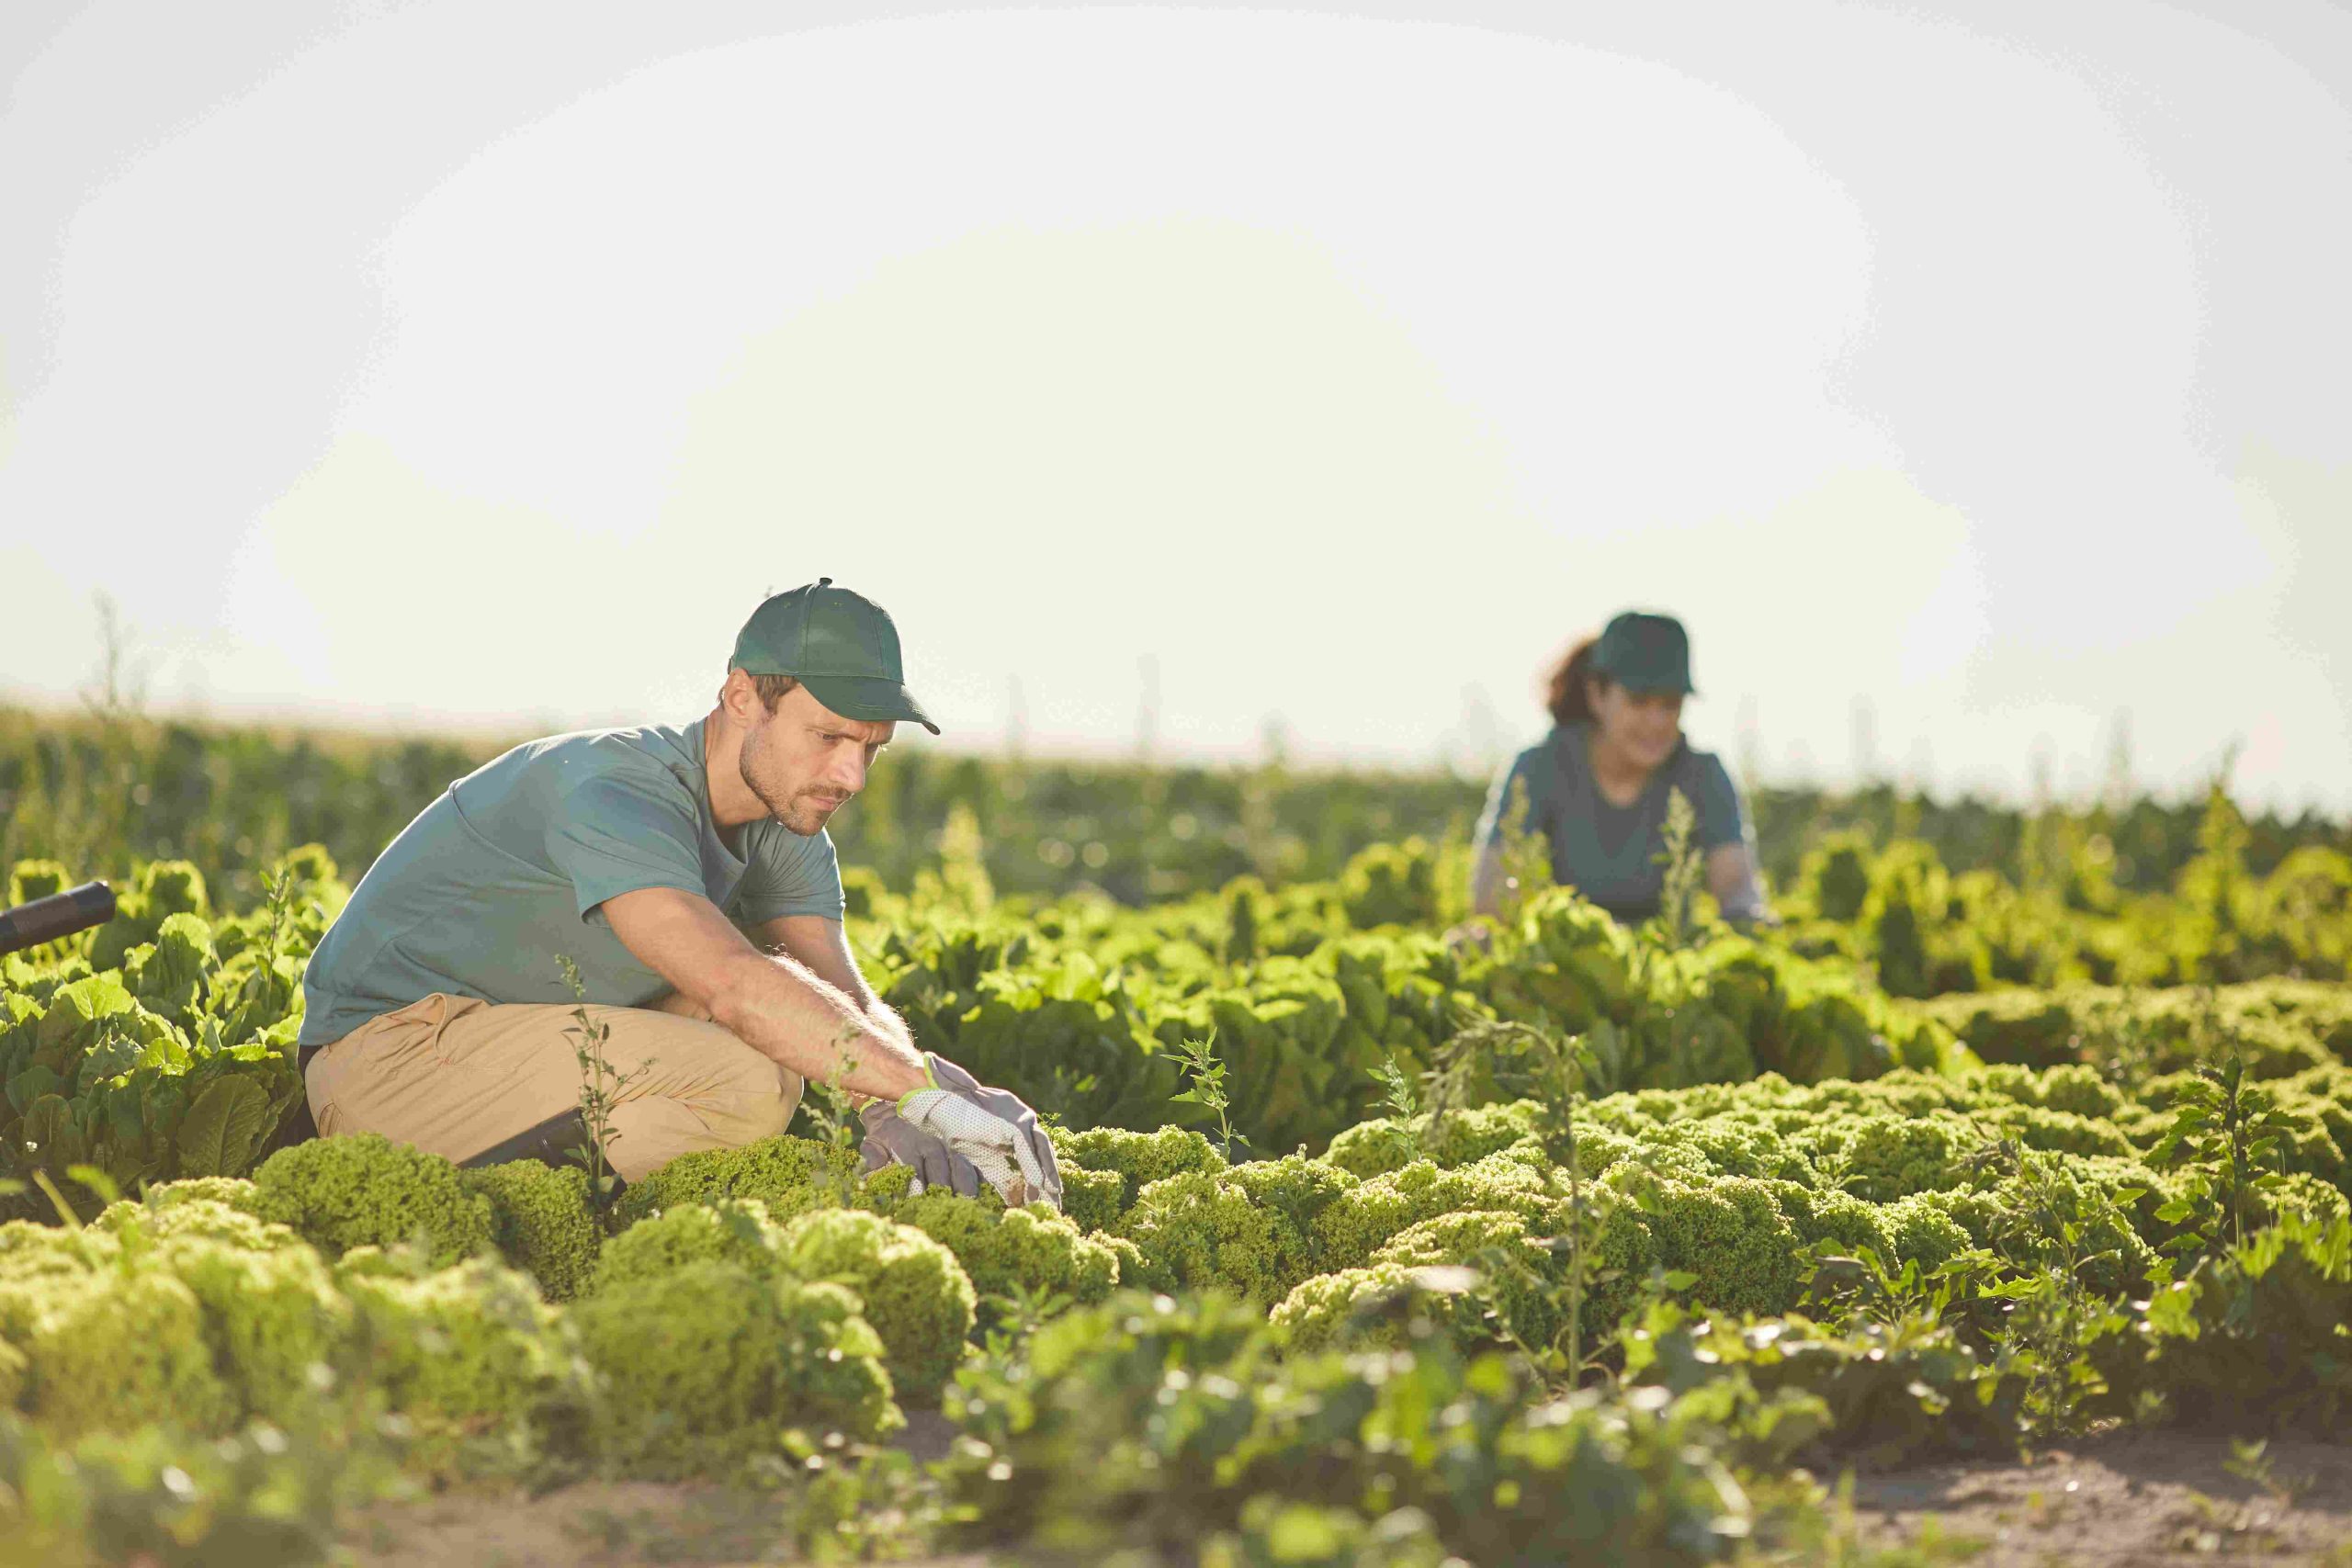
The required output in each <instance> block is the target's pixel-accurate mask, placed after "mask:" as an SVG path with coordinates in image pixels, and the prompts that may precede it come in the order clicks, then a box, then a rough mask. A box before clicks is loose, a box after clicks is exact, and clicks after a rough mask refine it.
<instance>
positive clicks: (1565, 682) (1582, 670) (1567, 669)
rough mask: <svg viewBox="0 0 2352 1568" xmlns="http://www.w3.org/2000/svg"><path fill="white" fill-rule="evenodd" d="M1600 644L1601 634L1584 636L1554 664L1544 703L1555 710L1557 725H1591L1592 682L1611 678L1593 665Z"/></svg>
mask: <svg viewBox="0 0 2352 1568" xmlns="http://www.w3.org/2000/svg"><path fill="white" fill-rule="evenodd" d="M1599 647H1600V638H1599V637H1578V638H1577V640H1576V641H1575V642H1573V643H1571V644H1569V646H1568V651H1567V652H1566V654H1565V655H1563V656H1562V658H1561V660H1560V662H1559V663H1557V664H1555V665H1554V666H1553V667H1552V673H1551V675H1550V676H1549V677H1548V678H1547V680H1546V683H1545V689H1544V706H1545V707H1547V708H1549V709H1551V710H1552V722H1553V723H1554V724H1590V723H1591V722H1592V694H1591V686H1590V682H1594V681H1607V680H1608V679H1609V677H1608V676H1606V675H1603V674H1602V673H1600V671H1598V670H1595V669H1594V668H1593V667H1592V654H1593V650H1594V649H1597V648H1599Z"/></svg>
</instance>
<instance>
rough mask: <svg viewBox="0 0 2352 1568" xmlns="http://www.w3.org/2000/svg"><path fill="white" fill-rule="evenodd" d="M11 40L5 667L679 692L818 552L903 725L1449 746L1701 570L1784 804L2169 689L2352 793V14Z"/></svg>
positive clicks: (386, 700)
mask: <svg viewBox="0 0 2352 1568" xmlns="http://www.w3.org/2000/svg"><path fill="white" fill-rule="evenodd" d="M0 83H5V95H6V96H5V99H0V697H8V698H14V699H17V700H34V701H52V700H59V699H63V698H68V697H70V696H71V694H73V693H74V691H75V689H76V688H77V687H79V686H81V685H83V684H84V683H85V682H86V681H87V680H88V678H89V674H90V671H91V668H92V665H93V662H94V660H95V654H96V615H95V611H94V607H93V603H92V592H93V591H94V590H95V589H97V588H99V587H103V588H104V589H105V590H106V591H107V592H108V593H109V594H111V596H112V597H113V599H114V600H115V602H116V603H117V604H119V606H120V610H121V614H122V615H123V617H124V619H125V620H127V621H128V622H129V623H130V625H131V626H133V627H134V628H135V629H136V631H137V634H138V637H139V647H140V649H141V657H142V658H143V660H144V661H145V668H146V669H147V671H148V674H149V683H150V691H151V694H152V698H153V702H154V703H155V705H158V706H161V707H165V708H195V709H201V710H204V711H209V712H212V713H216V714H238V713H246V712H286V711H299V712H301V713H304V714H308V715H311V716H319V717H322V718H326V719H329V720H333V721H336V722H344V723H350V724H392V725H398V726H403V727H419V728H467V729H472V730H495V731H500V732H504V733H514V732H516V731H518V730H530V729H535V728H536V729H554V728H569V727H571V726H574V725H579V724H590V723H605V722H630V721H638V720H644V719H669V720H684V719H687V718H692V717H694V716H696V715H697V714H699V713H700V712H701V711H702V710H703V708H704V707H705V706H707V702H708V698H709V695H710V693H711V692H712V690H713V689H714V688H715V687H716V685H717V682H718V676H719V674H720V673H721V671H722V670H723V667H724V663H725V660H726V655H727V652H728V649H729V647H730V645H731V643H732V639H733V637H734V633H735V629H736V627H737V626H738V625H739V624H740V623H741V619H742V617H743V616H744V615H746V614H748V613H749V611H750V609H751V608H752V605H753V604H755V603H756V602H757V600H758V598H759V596H760V595H761V594H762V593H763V592H766V591H770V590H777V589H783V588H787V587H790V586H792V585H794V584H796V583H799V582H803V581H809V579H811V578H814V577H816V576H819V575H820V574H822V575H830V576H831V577H833V578H834V579H836V580H837V581H841V582H843V583H845V584H847V585H850V586H853V587H856V588H859V589H861V590H863V591H865V592H868V593H871V594H872V595H873V596H874V597H876V598H877V599H879V600H880V601H882V602H883V603H884V604H887V605H888V606H889V607H890V609H891V610H892V612H893V613H894V614H895V615H896V616H897V618H898V620H899V626H900V629H901V631H902V633H903V634H904V637H905V639H906V643H907V652H908V659H909V664H910V677H911V681H912V683H913V684H914V686H915V688H916V690H917V691H918V692H919V693H920V694H922V697H923V698H924V700H925V701H926V703H927V704H928V705H930V706H931V707H932V709H933V712H934V714H935V715H936V716H937V717H938V718H939V720H940V722H941V723H942V725H943V726H944V728H946V729H947V731H948V737H947V739H946V740H945V741H944V742H938V743H934V742H932V741H930V739H929V738H928V737H910V739H908V741H907V742H906V743H907V744H908V745H910V746H912V745H917V744H942V743H944V744H951V745H956V746H959V747H969V748H975V749H995V748H998V747H1001V745H1003V744H1004V742H1005V740H1006V739H1007V736H1008V732H1009V730H1011V729H1012V727H1013V724H1014V719H1013V712H1014V710H1015V708H1016V707H1017V709H1018V711H1019V713H1020V715H1021V720H1020V724H1021V728H1022V731H1023V736H1024V738H1025V739H1026V742H1027V744H1028V745H1029V746H1030V747H1031V748H1033V749H1034V750H1104V751H1121V750H1127V749H1130V748H1132V747H1133V746H1134V744H1135V742H1136V732H1137V726H1138V708H1139V705H1140V701H1141V694H1142V692H1143V690H1144V687H1145V684H1146V682H1147V680H1156V685H1157V690H1158V720H1157V725H1156V730H1155V735H1156V741H1157V745H1158V748H1159V751H1160V753H1161V754H1164V755H1185V756H1198V757H1238V756H1251V755H1255V754H1257V753H1258V751H1259V750H1260V749H1261V746H1262V745H1263V744H1264V737H1265V735H1266V732H1267V728H1268V724H1269V718H1270V716H1279V722H1280V725H1281V726H1282V728H1283V730H1284V731H1285V732H1286V734H1287V736H1288V739H1289V746H1290V750H1291V752H1292V754H1293V755H1294V756H1299V757H1306V758H1311V759H1317V760H1358V761H1380V762H1406V763H1417V762H1427V761H1432V760H1435V759H1437V758H1440V757H1451V758H1453V759H1455V760H1457V761H1464V760H1466V759H1467V758H1468V757H1469V756H1470V755H1471V754H1473V753H1476V752H1478V751H1481V750H1490V749H1492V748H1495V747H1498V746H1502V745H1517V744H1521V743H1523V742H1524V741H1525V740H1528V739H1533V738H1534V737H1535V736H1537V735H1539V734H1540V733H1541V732H1542V729H1543V728H1544V722H1545V721H1544V717H1543V716H1542V714H1541V712H1540V709H1539V708H1538V706H1537V704H1536V699H1535V695H1534V692H1533V684H1534V681H1535V676H1536V671H1537V669H1538V667H1539V666H1540V665H1541V664H1542V663H1543V661H1544V660H1545V659H1547V658H1548V657H1550V656H1551V655H1553V654H1554V653H1555V652H1556V651H1557V649H1559V648H1561V647H1562V646H1563V645H1565V643H1566V641H1567V640H1568V639H1569V638H1570V637H1572V636H1573V635H1574V634H1576V633H1577V632H1578V631H1579V630H1585V629H1591V628H1594V627H1597V626H1599V624H1600V622H1601V621H1602V620H1604V619H1605V618H1606V617H1607V616H1608V615H1611V613H1613V612H1614V611H1616V610H1618V609H1621V608H1624V607H1627V606H1641V607H1647V608H1660V609H1667V610H1670V611H1673V612H1674V613H1676V614H1678V615H1681V616H1682V617H1683V618H1684V619H1685V621H1686V622H1687V623H1688V624H1689V626H1690V627H1691V637H1692V643H1693V649H1694V663H1695V667H1696V673H1697V678H1698V682H1699V685H1700V688H1701V693H1702V695H1701V697H1700V699H1699V700H1698V701H1696V702H1694V703H1693V704H1692V705H1691V708H1690V710H1689V716H1688V721H1687V722H1688V728H1689V729H1690V731H1691V735H1692V737H1693V739H1694V740H1695V741H1697V742H1698V743H1699V744H1701V745H1702V746H1710V747H1714V748H1717V749H1720V750H1723V751H1724V752H1725V753H1726V754H1727V755H1729V756H1731V757H1732V759H1733V760H1734V761H1735V762H1737V761H1742V760H1745V759H1747V758H1752V759H1753V760H1754V761H1755V762H1756V763H1757V764H1758V771H1759V772H1760V773H1761V774H1762V775H1763V776H1764V777H1765V778H1788V777H1792V776H1804V775H1810V776H1815V777H1820V778H1825V779H1830V780H1837V779H1841V778H1844V777H1847V776H1849V775H1850V774H1851V773H1853V772H1854V771H1855V770H1856V769H1857V768H1858V767H1862V766H1875V768H1876V769H1878V770H1879V771H1881V772H1884V773H1892V774H1894V775H1896V776H1899V777H1907V778H1915V779H1921V780H1926V781H1930V782H1932V783H1934V784H1936V785H1938V786H1939V787H1940V788H1943V789H1951V788H1954V787H1958V786H1963V785H1966V786H1973V787H1979V788H1992V789H1998V790H2002V791H2006V792H2008V793H2011V794H2017V793H2021V792H2022V791H2024V790H2025V789H2026V788H2027V785H2028V781H2029V779H2030V777H2031V775H2032V772H2033V767H2034V759H2035V758H2036V757H2037V756H2039V757H2042V758H2046V759H2047V765H2048V771H2049V773H2050V775H2051V777H2052V780H2053V781H2054V782H2055V784H2057V785H2058V787H2059V788H2060V789H2062V790H2064V791H2068V792H2082V791H2087V790H2088V789H2090V788H2092V787H2094V786H2095V785H2096V784H2098V781H2099V780H2100V778H2101V777H2102V775H2103V773H2104V772H2105V770H2106V767H2107V758H2108V752H2109V735H2110V729H2111V727H2112V725H2113V723H2114V722H2115V719H2116V716H2117V715H2118V714H2119V713H2125V712H2128V714H2129V715H2130V728H2131V746H2132V757H2133V767H2134V771H2135V773H2136V775H2137V777H2138V779H2139V781H2140V782H2141V783H2142V784H2143V785H2153V786H2155V787H2159V788H2163V789H2165V790H2168V791H2175V790H2180V789H2183V788H2186V787H2188V785H2189V784H2190V783H2191V782H2192V781H2193V780H2195V779H2196V778H2198V777H2199V776H2200V775H2201V774H2202V773H2204V772H2205V771H2207V770H2209V769H2210V768H2211V767H2212V766H2213V765H2214V763H2215V761H2217V760H2218V759H2219V758H2220V757H2221V756H2222V753H2223V751H2224V750H2225V748H2227V747H2228V746H2229V745H2230V744H2231V743H2232V742H2233V741H2235V742H2237V743H2238V744H2239V745H2240V746H2241V747H2242V750H2241V752H2240V755H2239V760H2238V763H2237V771H2236V773H2235V780H2236V783H2237V784H2239V785H2240V786H2241V788H2242V790H2243V792H2244V793H2245V795H2247V796H2249V797H2251V798H2252V799H2254V800H2256V801H2258V802H2262V803H2265V804H2268V805H2274V806H2279V807H2288V808H2293V807H2301V806H2303V805H2306V804H2313V805H2320V806H2324V807H2327V808H2330V809H2333V810H2335V811H2339V812H2340V811H2344V810H2347V809H2352V604H2347V600H2352V374H2347V369H2346V367H2347V366H2352V304H2347V302H2346V289H2345V287H2344V284H2343V279H2344V278H2346V277H2347V276H2352V13H2347V12H2346V10H2344V9H2342V8H2333V7H2323V6H2303V5H2293V4H2277V5H2265V6H2260V7H2248V6H2231V7H2222V6H2213V7H2211V9H2210V11H2209V12H2208V13H2206V14H2203V15H2200V14H2199V12H2198V11H2197V10H2195V9H2192V8H2187V7H2177V6H2156V5H2147V4H2136V5H2123V4H2113V3H2108V4H2098V3H2080V4H2074V5H2068V6H2049V5H2046V4H2030V5H1997V4H1991V5H1988V4H1973V5H1967V6H1950V7H1925V6H1922V7H1910V6H1878V7H1868V6H1851V5H1807V4H1792V3H1788V0H1775V3H1774V4H1772V5H1770V6H1756V5H1752V4H1736V5H1726V6H1695V5H1657V6H1615V7H1597V6H1562V5H1556V4H1537V3H1527V4H1514V5H1494V4H1483V5H1482V4H1455V5H1445V6H1441V5H1436V4H1403V3H1397V4H1387V5H1374V6H1362V5H1358V6H1350V7H1348V8H1347V10H1346V11H1344V12H1343V11H1341V10H1340V9H1339V8H1337V7H1329V6H1286V7H1284V8H1283V9H1281V10H1280V11H1275V10H1271V9H1264V8H1259V7H1250V6H1189V7H1181V8H1179V7H1158V8H1113V7H1103V6H1088V7H1080V6H1033V7H1027V8H1023V9H1021V10H1017V11H1016V10H984V9H978V8H962V7H953V6H933V7H913V6H850V5H813V4H795V5H792V6H781V5H775V4H754V5H723V4H704V5H698V6H644V5H630V6H612V5H588V4H579V3H576V0H575V3H564V4H552V3H549V4H528V5H522V4H507V5H495V4H484V3H481V0H458V3H452V4H442V3H433V0H427V3H418V4H405V5H403V4H392V3H380V4H356V3H354V4H345V5H341V6H334V5H327V4H322V3H320V0H293V3H286V4H275V5H270V4H243V5H240V6H233V7H229V8H226V9H222V8H215V7H203V6H182V5H170V4H163V3H160V0H158V3H150V4H141V5H118V4H96V5H88V6H65V5H55V4H44V3H42V0H30V3H29V4H28V0H9V3H7V4H6V5H0ZM1145 660H1150V661H1152V664H1153V667H1154V668H1155V669H1156V677H1155V676H1148V675H1147V673H1146V671H1145V669H1144V665H1143V661H1145ZM1858 705H1863V706H1866V707H1867V709H1868V710H1869V714H1870V723H1869V726H1868V728H1870V729H1871V731H1873V732H1874V735H1875V739H1874V741H1873V742H1871V744H1870V746H1869V748H1868V751H1869V754H1868V755H1866V756H1865V755H1858V752H1859V751H1860V750H1862V744H1861V742H1860V739H1859V732H1860V730H1861V729H1862V728H1864V727H1863V726H1862V725H1861V724H1860V723H1858V721H1857V718H1856V713H1857V707H1858ZM1743 729H1747V730H1748V731H1750V732H1752V739H1750V740H1748V741H1747V742H1745V743H1744V742H1743V741H1742V739H1741V731H1742V730H1743Z"/></svg>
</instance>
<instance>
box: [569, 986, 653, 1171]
mask: <svg viewBox="0 0 2352 1568" xmlns="http://www.w3.org/2000/svg"><path fill="white" fill-rule="evenodd" d="M556 964H557V965H558V967H560V969H561V970H562V971H563V984H564V987H565V989H567V990H569V991H570V992H571V1003H572V1007H571V1018H572V1022H571V1027H570V1028H569V1029H567V1030H565V1031H564V1033H565V1034H566V1035H568V1036H569V1037H570V1038H571V1055H572V1060H573V1061H575V1062H577V1063H578V1064H579V1066H580V1122H581V1126H582V1129H583V1130H584V1131H585V1133H586V1142H584V1143H582V1144H580V1145H574V1146H573V1147H572V1148H571V1149H570V1150H568V1151H566V1153H567V1156H568V1157H569V1158H571V1160H573V1161H574V1162H576V1163H577V1164H578V1165H579V1167H580V1168H581V1169H582V1170H583V1171H585V1172H587V1174H588V1191H589V1195H590V1197H591V1198H593V1199H594V1201H596V1202H597V1203H598V1204H600V1205H603V1206H605V1207H609V1206H610V1205H611V1204H612V1202H613V1201H614V1200H615V1199H616V1198H617V1197H618V1196H619V1194H620V1190H621V1179H620V1178H619V1177H618V1176H617V1175H616V1174H615V1173H614V1172H613V1170H612V1168H611V1159H612V1156H611V1149H612V1145H614V1144H615V1143H616V1142H617V1141H618V1140H619V1138H620V1136H621V1134H620V1132H619V1130H618V1129H617V1128H616V1127H615V1126H614V1125H613V1108H614V1107H615V1106H616V1105H617V1104H619V1103H620V1097H621V1095H622V1093H623V1092H624V1091H625V1090H627V1089H628V1086H629V1085H631V1084H633V1083H635V1082H636V1081H637V1080H638V1079H639V1078H641V1077H645V1075H646V1074H648V1073H650V1072H651V1071H652V1070H653V1062H652V1059H651V1058H650V1057H649V1058H647V1059H646V1060H645V1061H642V1062H639V1064H638V1065H637V1066H634V1067H632V1068H630V1069H629V1070H628V1072H625V1073H624V1072H622V1071H620V1070H619V1069H618V1068H616V1067H615V1066H613V1064H612V1060H611V1058H610V1057H608V1056H606V1055H605V1044H606V1043H608V1042H609V1041H610V1040H611V1039H612V1037H613V1026H612V1025H611V1024H609V1023H606V1022H605V1021H604V1020H603V1019H601V1018H598V1017H597V1016H596V1015H595V1014H594V1013H592V1012H590V1011H589V1010H588V989H587V987H586V985H585V984H584V983H583V982H582V980H581V977H580V965H579V964H575V963H573V962H572V960H571V955H570V954H569V953H558V954H556Z"/></svg>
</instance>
